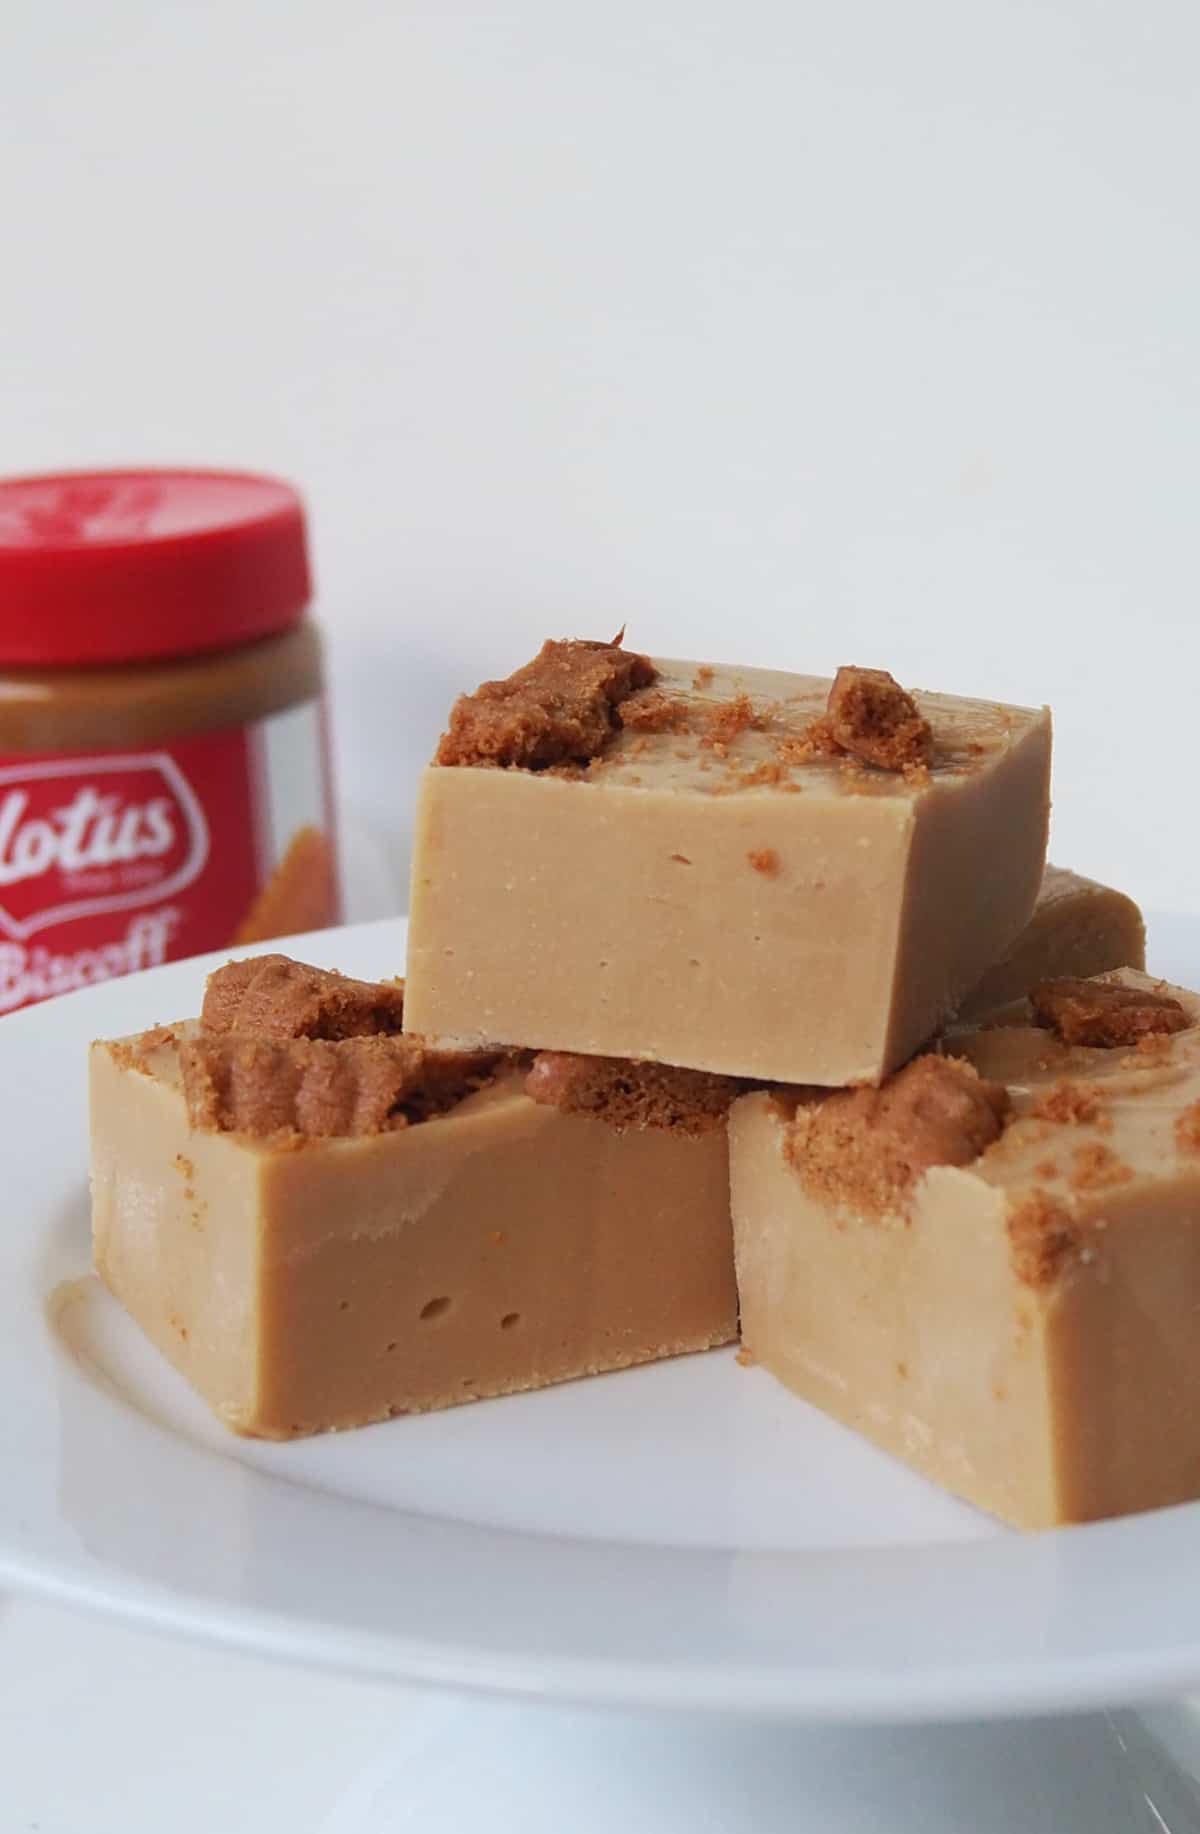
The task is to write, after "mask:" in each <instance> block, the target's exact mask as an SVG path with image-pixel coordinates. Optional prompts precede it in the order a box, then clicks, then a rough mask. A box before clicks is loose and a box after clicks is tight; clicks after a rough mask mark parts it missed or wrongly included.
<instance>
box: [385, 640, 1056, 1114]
mask: <svg viewBox="0 0 1200 1834" xmlns="http://www.w3.org/2000/svg"><path fill="white" fill-rule="evenodd" d="M1049 769H1050V723H1049V716H1048V714H1047V713H1046V712H1045V711H1044V710H1043V711H1040V712H1039V711H1029V710H1026V709H1022V708H1017V707H1003V706H997V705H995V704H993V703H991V702H981V701H970V700H960V699H955V698H953V697H951V696H948V695H941V694H917V695H916V696H914V697H909V696H908V695H907V694H905V693H904V692H903V690H901V689H899V688H898V687H897V686H896V684H895V683H893V682H891V678H890V677H887V676H883V675H881V673H880V672H878V671H869V670H843V671H841V673H840V675H839V677H838V678H837V680H836V681H835V682H833V683H831V682H829V681H827V680H822V679H817V678H814V677H811V676H806V675H787V674H779V673H774V672H771V671H769V670H764V669H731V668H723V667H722V668H718V667H715V666H713V667H710V666H708V665H704V664H698V663H694V662H670V661H663V660H659V659H653V660H651V659H649V658H646V657H639V656H636V655H633V654H632V653H631V652H628V651H626V650H624V649H621V648H618V647H615V646H613V645H606V644H588V643H560V644H555V643H550V644H547V645H546V646H545V648H544V649H543V651H542V653H541V655H540V656H539V657H538V658H537V659H536V661H535V662H533V663H532V664H529V665H528V666H527V667H526V668H525V669H522V670H518V671H517V673H516V674H515V675H514V676H511V677H510V678H508V680H507V681H505V682H499V683H488V684H485V685H484V687H483V688H482V689H480V690H479V691H478V693H477V694H475V695H472V696H467V697H464V699H463V700H461V701H460V702H459V703H458V705H457V706H456V708H455V709H454V713H453V715H452V718H451V724H450V729H449V731H448V732H447V733H446V735H445V736H444V738H443V740H442V742H441V745H440V747H439V751H438V758H437V761H435V762H434V763H433V764H432V765H430V766H429V767H428V768H427V769H426V771H425V772H424V774H423V777H422V780H421V786H420V798H419V806H418V814H417V828H416V842H415V852H414V859H413V868H412V894H411V914H410V927H409V949H408V1020H407V1023H409V1024H411V1025H412V1027H413V1029H414V1030H415V1031H417V1032H419V1033H423V1034H425V1035H427V1036H429V1037H431V1038H436V1039H439V1040H442V1041H446V1042H449V1043H453V1044H455V1045H458V1046H464V1047H465V1046H474V1045H479V1044H481V1043H506V1044H507V1043H519V1044H527V1045H536V1046H542V1047H548V1048H554V1049H561V1050H572V1051H580V1052H585V1053H593V1054H599V1055H605V1056H616V1057H625V1058H642V1059H649V1060H654V1061H658V1062H663V1063H673V1064H680V1065H686V1066H690V1067H693V1068H696V1069H701V1070H707V1071H711V1072H714V1073H719V1074H726V1075H733V1076H739V1077H748V1078H752V1079H760V1080H761V1079H767V1080H779V1081H787V1082H809V1083H820V1084H827V1085H828V1084H844V1083H851V1082H866V1081H878V1080H879V1079H880V1078H881V1077H883V1076H884V1075H886V1074H887V1072H888V1071H889V1070H890V1069H892V1068H893V1067H894V1066H895V1065H897V1064H899V1063H901V1062H903V1061H904V1059H905V1058H906V1057H908V1056H909V1055H911V1053H912V1052H913V1051H914V1050H916V1049H917V1048H918V1047H919V1046H920V1045H921V1044H922V1043H923V1042H924V1041H925V1040H926V1038H928V1036H929V1035H930V1034H931V1033H932V1032H933V1031H934V1030H935V1028H936V1027H937V1026H938V1025H939V1024H940V1023H941V1022H942V1021H943V1020H944V1019H946V1017H947V1016H948V1015H949V1014H950V1013H952V1012H953V1011H954V1010H955V1009H956V1008H957V1006H958V1004H959V1003H960V1002H961V1000H962V999H963V998H964V997H965V996H966V995H967V993H968V992H969V991H970V989H971V988H972V987H973V986H974V984H975V983H976V982H977V981H978V980H979V978H980V976H981V975H982V974H983V973H984V971H985V970H986V969H987V968H989V967H990V966H991V964H992V963H993V962H995V961H996V960H997V959H998V957H1000V956H1001V955H1002V954H1003V953H1004V951H1005V950H1006V949H1007V948H1008V947H1009V945H1010V944H1011V943H1012V942H1013V940H1014V938H1015V937H1016V936H1017V934H1018V932H1019V931H1020V930H1021V928H1022V926H1023V925H1024V924H1025V923H1026V922H1027V920H1028V919H1029V917H1030V915H1031V913H1032V911H1033V908H1034V903H1035V900H1036V898H1037V895H1038V888H1039V885H1040V883H1041V877H1042V869H1043V865H1044V863H1045V849H1046V830H1047V821H1048V808H1049V800H1048V797H1049Z"/></svg>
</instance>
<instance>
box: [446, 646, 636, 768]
mask: <svg viewBox="0 0 1200 1834" xmlns="http://www.w3.org/2000/svg"><path fill="white" fill-rule="evenodd" d="M655 679H656V671H655V668H654V665H653V663H651V661H650V660H649V658H648V657H646V656H639V655H637V654H635V653H634V652H633V651H632V650H625V649H622V648H620V647H619V645H617V644H612V643H587V642H582V641H579V642H574V641H572V642H555V641H554V640H552V639H551V640H550V641H547V642H546V643H544V644H543V645H542V648H541V650H540V651H539V653H538V655H537V656H536V657H535V658H534V660H533V661H532V662H527V663H526V664H525V666H524V667H523V668H520V669H517V670H515V671H514V673H513V674H511V675H509V676H507V677H506V679H505V680H503V681H485V682H484V683H483V684H482V686H481V687H479V688H477V689H476V690H475V692H474V694H463V695H460V696H459V698H458V700H457V701H456V703H455V705H454V709H453V711H452V712H451V715H450V725H449V728H448V730H447V731H446V732H445V733H443V735H442V739H441V742H440V744H439V745H438V749H437V754H436V761H437V763H439V764H448V765H495V766H501V767H509V768H515V769H520V770H530V771H538V770H546V769H548V768H549V767H550V766H552V765H562V764H582V763H586V762H587V761H588V760H589V759H591V758H594V757H596V756H597V755H598V754H599V753H600V752H601V751H602V750H603V748H604V746H605V745H607V744H608V742H609V740H610V739H611V738H612V736H613V734H614V733H615V732H616V731H617V730H618V714H617V710H618V708H619V707H620V704H621V702H622V701H624V700H627V699H628V698H629V697H630V696H631V695H632V694H634V693H635V692H636V690H637V689H639V688H648V687H651V686H652V685H653V683H654V681H655Z"/></svg>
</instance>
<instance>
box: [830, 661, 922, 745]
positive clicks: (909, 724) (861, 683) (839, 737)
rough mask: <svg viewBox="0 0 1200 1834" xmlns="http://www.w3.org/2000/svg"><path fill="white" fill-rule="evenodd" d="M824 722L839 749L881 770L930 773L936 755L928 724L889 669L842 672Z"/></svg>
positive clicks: (831, 690) (838, 674)
mask: <svg viewBox="0 0 1200 1834" xmlns="http://www.w3.org/2000/svg"><path fill="white" fill-rule="evenodd" d="M825 722H826V731H827V733H828V736H829V737H830V738H831V739H832V740H833V742H834V744H835V745H836V746H837V747H838V748H839V749H840V750H842V751H846V752H849V753H850V754H851V756H852V757H855V758H859V759H861V760H862V762H863V763H864V764H872V765H874V766H875V768H876V769H877V770H885V771H907V770H908V769H909V768H912V767H916V768H920V767H926V768H927V767H928V765H929V761H930V759H931V758H932V756H933V730H932V728H931V726H930V724H929V721H928V720H927V719H925V718H924V717H923V716H922V715H921V713H920V712H919V711H918V708H917V704H916V702H915V701H914V699H913V697H912V695H911V694H909V693H908V692H907V690H906V689H904V688H902V687H901V686H900V683H899V682H898V681H897V680H896V679H895V677H894V676H892V675H889V674H888V672H887V670H886V669H859V668H842V669H839V670H838V672H837V674H836V676H835V677H834V681H833V686H832V687H831V688H830V690H829V701H828V704H827V708H826V713H825Z"/></svg>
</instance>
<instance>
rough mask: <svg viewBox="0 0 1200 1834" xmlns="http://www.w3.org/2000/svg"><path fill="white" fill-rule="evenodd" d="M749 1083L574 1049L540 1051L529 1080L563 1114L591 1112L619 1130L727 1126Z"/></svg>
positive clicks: (534, 1092) (540, 1098) (539, 1097)
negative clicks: (735, 1101)
mask: <svg viewBox="0 0 1200 1834" xmlns="http://www.w3.org/2000/svg"><path fill="white" fill-rule="evenodd" d="M746 1087H747V1085H746V1084H745V1083H743V1082H740V1081H739V1080H738V1079H737V1078H736V1077H733V1076H710V1075H709V1074H708V1073H707V1072H706V1071H704V1070H681V1069H677V1068H675V1067H674V1066H673V1065H671V1064H658V1063H631V1062H628V1061H627V1060H626V1059H625V1058H621V1057H585V1056H582V1055H580V1054H579V1053H578V1052H574V1051H539V1052H538V1054H537V1056H536V1057H535V1058H534V1060H533V1067H532V1068H531V1070H530V1072H529V1075H528V1076H527V1077H526V1079H525V1088H526V1091H527V1093H528V1094H529V1095H531V1096H532V1097H533V1099H534V1101H535V1102H541V1103H543V1104H544V1105H545V1106H547V1107H550V1108H558V1109H560V1110H561V1111H562V1113H563V1114H586V1115H591V1116H593V1117H594V1118H595V1119H596V1120H600V1121H605V1122H607V1124H608V1125H609V1126H610V1127H612V1128H614V1129H615V1130H616V1132H618V1133H624V1132H625V1131H626V1130H627V1129H629V1128H634V1129H642V1128H647V1127H656V1128H657V1127H661V1128H669V1129H670V1130H671V1131H672V1132H675V1133H683V1134H705V1133H712V1132H713V1131H714V1130H715V1129H716V1128H718V1127H724V1125H725V1121H726V1117H727V1115H728V1113H729V1105H730V1103H731V1102H732V1101H733V1099H734V1097H735V1096H738V1095H741V1094H742V1093H743V1092H744V1091H745V1089H746Z"/></svg>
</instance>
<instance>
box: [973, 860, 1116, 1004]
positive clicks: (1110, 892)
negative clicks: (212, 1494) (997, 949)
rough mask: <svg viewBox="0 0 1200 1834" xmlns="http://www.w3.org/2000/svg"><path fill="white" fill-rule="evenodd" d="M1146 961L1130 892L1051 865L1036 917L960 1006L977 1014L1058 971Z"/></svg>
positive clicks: (1082, 970)
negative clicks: (1128, 893) (1118, 889)
mask: <svg viewBox="0 0 1200 1834" xmlns="http://www.w3.org/2000/svg"><path fill="white" fill-rule="evenodd" d="M1145 966H1146V924H1145V920H1144V919H1143V917H1142V913H1141V911H1140V910H1139V909H1138V907H1137V905H1136V904H1135V903H1134V901H1133V899H1132V898H1130V897H1129V896H1128V895H1127V893H1125V892H1122V891H1117V889H1116V888H1115V886H1112V885H1100V884H1098V883H1097V881H1096V880H1095V879H1085V878H1084V877H1083V875H1082V874H1081V873H1077V872H1068V871H1067V870H1066V868H1065V867H1062V866H1047V867H1046V871H1045V875H1044V876H1043V879H1042V888H1041V890H1040V892H1039V893H1038V900H1037V903H1036V904H1035V905H1034V907H1033V916H1032V917H1031V918H1030V919H1029V922H1028V923H1027V924H1026V925H1025V928H1024V929H1023V930H1022V931H1021V934H1020V935H1019V936H1018V937H1017V939H1016V941H1015V942H1014V943H1013V944H1012V946H1011V947H1010V948H1009V949H1008V950H1007V952H1006V953H1005V954H1004V955H1003V956H1002V957H1001V958H1000V960H999V961H997V962H994V963H993V964H992V966H991V967H990V968H989V969H988V970H987V972H986V974H985V975H984V976H983V978H982V980H980V981H978V982H977V983H976V985H975V986H974V987H973V988H972V989H971V992H970V993H969V994H968V995H967V998H966V999H965V1000H964V1001H963V1004H962V1006H961V1007H960V1008H959V1012H958V1017H959V1018H960V1019H976V1018H980V1017H982V1016H983V1015H984V1014H985V1013H989V1012H991V1011H993V1010H994V1008H996V1007H997V1006H1006V1005H1007V1004H1008V1003H1009V1002H1010V1001H1011V1000H1019V999H1022V998H1023V997H1024V995H1025V994H1026V993H1027V992H1028V990H1029V988H1030V986H1031V985H1032V983H1033V982H1034V981H1042V980H1047V979H1049V978H1050V977H1051V976H1053V975H1063V974H1073V975H1083V976H1085V977H1086V976H1088V975H1093V974H1103V973H1104V972H1105V970H1106V969H1109V968H1144V967H1145Z"/></svg>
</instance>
